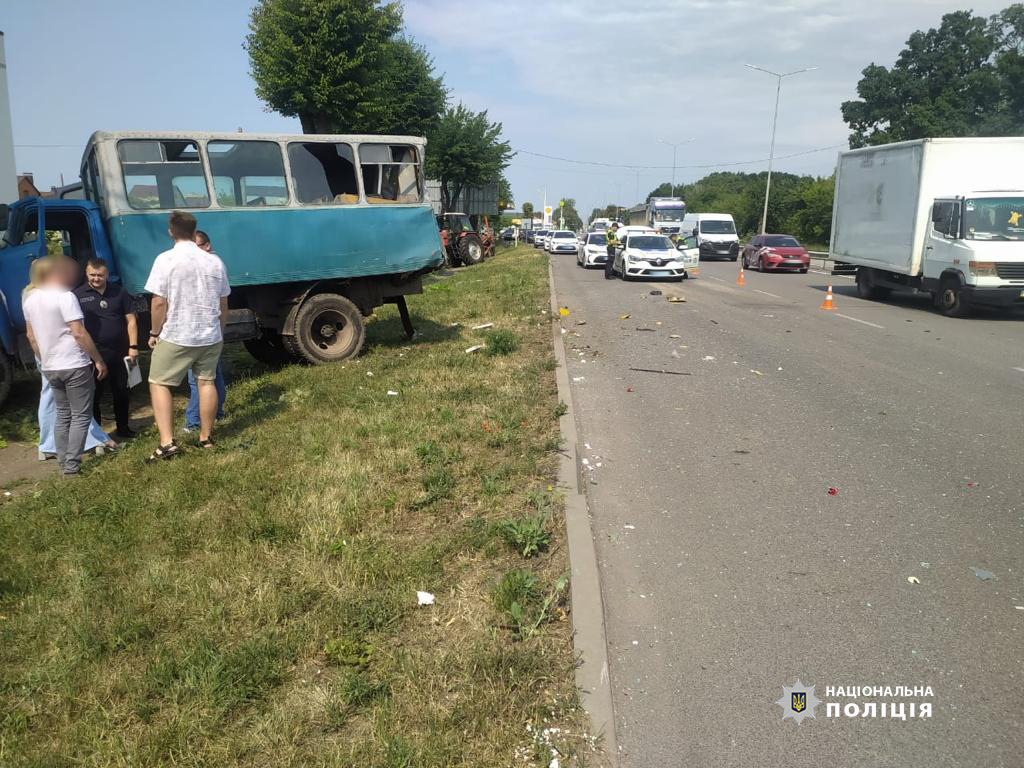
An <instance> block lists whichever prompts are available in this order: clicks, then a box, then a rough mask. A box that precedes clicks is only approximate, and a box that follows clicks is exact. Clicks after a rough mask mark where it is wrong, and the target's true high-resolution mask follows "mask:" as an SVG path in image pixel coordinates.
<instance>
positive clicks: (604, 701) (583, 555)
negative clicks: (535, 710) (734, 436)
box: [548, 260, 619, 768]
mask: <svg viewBox="0 0 1024 768" xmlns="http://www.w3.org/2000/svg"><path fill="white" fill-rule="evenodd" d="M548 287H549V289H550V292H551V314H552V318H553V320H554V321H555V322H552V323H551V333H552V337H553V339H552V341H553V347H554V352H555V362H556V363H557V367H556V368H555V381H556V383H557V385H558V399H559V400H560V401H561V402H563V403H565V405H566V410H565V413H564V414H562V416H561V418H559V420H558V427H559V429H560V430H561V433H562V446H563V450H562V451H561V453H560V454H559V463H558V486H559V488H560V489H561V490H562V491H563V492H564V495H565V529H566V538H567V540H568V546H569V568H570V572H571V577H572V580H571V582H570V583H571V599H572V606H571V616H572V629H573V648H574V649H575V651H576V655H577V656H578V657H579V664H577V666H576V687H577V688H578V689H579V691H580V700H581V702H582V703H583V708H584V709H585V710H586V712H587V714H588V715H589V716H590V722H591V728H592V732H593V733H594V734H595V735H598V736H600V737H602V738H603V743H604V749H605V754H606V755H607V757H608V761H609V764H610V765H611V766H612V768H616V766H618V764H619V751H618V744H617V742H616V739H615V711H614V707H613V705H612V686H611V677H610V675H609V671H608V643H607V640H606V636H605V625H604V600H603V598H602V596H601V577H600V573H599V572H598V568H597V549H596V547H595V545H594V534H593V530H592V529H591V527H590V513H589V511H588V509H587V497H586V496H585V495H584V493H583V489H582V488H581V472H580V452H579V440H578V425H577V423H576V409H575V407H574V405H573V400H572V390H571V388H570V387H569V371H568V367H567V366H566V360H565V341H564V340H563V334H562V323H561V321H560V315H559V312H558V308H559V307H558V299H557V296H556V294H555V274H554V270H553V269H552V267H551V262H550V260H549V262H548Z"/></svg>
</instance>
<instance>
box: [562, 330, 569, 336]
mask: <svg viewBox="0 0 1024 768" xmlns="http://www.w3.org/2000/svg"><path fill="white" fill-rule="evenodd" d="M567 333H568V331H567V330H565V328H562V335H563V336H564V335H565V334H567Z"/></svg>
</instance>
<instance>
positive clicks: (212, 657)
mask: <svg viewBox="0 0 1024 768" xmlns="http://www.w3.org/2000/svg"><path fill="white" fill-rule="evenodd" d="M547 302H548V293H547V267H546V258H545V257H544V256H543V254H538V253H536V252H535V251H534V250H533V249H531V248H521V249H518V250H517V251H511V252H510V251H502V252H501V254H500V255H499V256H497V257H496V258H494V259H492V260H489V261H488V262H486V263H484V264H482V265H479V266H475V267H472V268H468V269H463V270H459V272H458V273H457V274H456V275H455V276H453V277H450V278H448V279H443V280H436V281H431V282H430V284H429V285H428V286H427V289H426V291H425V293H424V295H423V296H419V297H413V298H412V300H411V302H410V303H411V307H412V310H413V314H414V320H415V322H416V324H417V326H418V328H419V330H420V332H421V336H420V337H419V338H417V339H416V340H415V341H414V342H407V341H406V340H405V338H404V336H403V335H402V334H401V330H400V324H399V322H398V319H397V316H396V314H395V313H394V312H393V311H392V309H391V308H388V309H387V310H384V311H382V312H381V313H380V315H379V316H378V318H377V319H376V320H375V321H374V322H373V323H372V324H371V326H370V328H369V330H368V339H369V345H368V351H367V353H366V354H365V355H364V356H363V357H361V358H360V359H358V360H356V361H351V362H349V363H347V364H344V365H338V366H328V367H317V368H310V367H303V366H291V367H288V368H285V369H282V370H280V371H269V370H267V369H265V368H264V367H262V366H261V365H259V364H257V363H254V362H252V361H251V360H246V361H245V362H244V363H242V362H241V357H237V358H234V359H235V360H236V361H238V362H239V364H238V365H235V366H233V368H234V370H235V371H236V373H237V372H239V371H241V376H240V377H239V378H237V379H236V380H235V381H233V382H232V384H231V385H230V391H229V406H230V407H229V419H228V420H227V421H226V423H224V424H223V425H222V427H221V428H220V429H219V431H218V437H219V443H218V449H217V450H216V451H215V452H213V453H204V452H202V451H200V450H198V449H194V450H190V451H188V453H187V454H186V455H185V456H184V457H183V458H181V459H177V460H175V461H173V462H169V463H166V464H161V465H156V466H150V465H146V464H144V462H143V458H144V456H145V455H146V454H147V453H148V451H149V450H150V449H151V448H152V447H153V444H154V442H155V437H154V435H153V434H152V433H150V434H148V435H146V436H144V437H143V438H142V439H140V440H139V441H137V443H136V444H135V445H132V446H129V447H128V448H126V449H125V450H124V451H122V452H119V453H118V454H117V455H116V456H114V457H110V458H105V459H104V460H102V461H96V462H88V467H89V469H88V471H87V473H86V475H85V476H83V477H82V478H80V479H79V480H77V481H75V482H74V483H59V482H56V481H44V482H43V483H41V484H40V485H39V487H38V490H37V492H36V493H34V494H26V495H24V496H22V497H20V498H17V499H16V500H15V501H12V502H10V503H7V504H4V505H3V506H0V765H4V766H64V765H89V766H93V765H95V766H99V765H132V766H149V765H170V764H174V765H186V766H229V765H246V766H266V765H274V766H293V765H295V766H298V765H358V766H366V767H368V768H374V767H377V766H379V767H381V768H384V767H385V766H417V767H419V766H482V765H512V764H524V763H523V760H522V757H521V755H522V754H523V750H524V749H525V750H528V751H529V750H532V749H533V747H532V737H531V736H530V734H529V733H528V732H527V725H531V726H533V727H534V728H535V729H536V728H537V727H550V726H551V725H556V726H558V727H559V728H560V729H561V730H560V733H561V734H562V735H561V737H560V738H561V739H562V741H561V742H560V743H559V744H558V745H557V746H558V749H559V751H560V752H561V753H562V755H563V756H568V757H567V758H563V760H562V765H563V766H565V765H573V764H574V756H576V757H577V758H578V759H580V760H583V759H584V758H585V757H586V756H588V755H590V752H589V747H587V744H586V740H585V739H584V738H583V737H582V736H581V733H582V731H583V729H584V724H583V718H582V715H581V713H580V711H579V708H578V704H577V697H576V692H575V688H574V685H573V669H574V658H573V653H572V648H571V641H570V629H569V624H568V620H567V617H566V615H565V611H564V602H565V598H566V594H567V590H566V586H565V579H564V577H565V574H567V573H568V563H567V562H566V559H565V548H564V544H563V543H562V538H563V527H564V525H563V522H562V517H561V507H560V505H559V503H558V501H557V499H555V498H553V496H552V493H551V491H550V490H549V489H550V487H551V486H552V485H553V482H554V476H555V468H556V456H555V454H554V453H553V451H554V450H555V449H557V446H558V431H557V420H556V419H557V416H556V414H558V413H559V408H558V405H559V404H558V401H557V395H556V390H555V385H554V376H553V370H554V366H555V364H554V359H553V355H552V351H551V336H550V319H549V317H548V314H547V313H546V311H545V310H546V309H547V306H548V304H547ZM485 322H493V323H494V331H493V332H492V333H491V334H488V336H489V338H488V342H487V343H488V344H489V345H492V344H493V345H495V346H497V347H498V348H499V351H498V353H496V354H492V355H479V354H466V353H465V352H464V350H465V348H466V347H468V346H470V345H471V344H473V343H476V339H478V338H479V334H473V333H472V332H471V330H470V329H471V328H472V326H474V325H477V324H482V323H485ZM456 324H457V325H456ZM495 339H503V340H502V341H498V342H495V341H494V340H495ZM236 354H240V353H236ZM369 372H372V373H373V376H369V375H368V373H369ZM32 386H34V385H33V383H32V380H29V379H26V380H25V381H24V382H19V384H18V389H19V391H18V392H16V394H15V398H16V399H15V402H16V403H21V405H20V406H19V408H21V410H25V409H26V408H27V409H28V410H29V414H28V415H25V414H23V413H21V412H20V411H19V410H18V409H17V408H16V409H14V412H13V413H14V415H12V416H9V417H8V420H7V421H5V423H4V425H0V426H3V430H4V432H5V433H6V434H10V435H14V434H20V432H21V431H22V430H23V429H27V428H28V427H25V426H23V425H25V424H31V421H32V418H31V413H30V411H31V408H30V406H29V404H30V403H33V402H34V401H33V397H32V393H31V392H29V391H28V389H31V388H32ZM26 388H28V389H26ZM388 390H394V391H397V392H398V393H399V394H398V396H397V397H393V396H388V395H387V394H386V393H387V391H388ZM8 413H10V411H8ZM23 417H24V418H23ZM509 530H515V531H517V532H516V533H513V534H508V533H503V531H509ZM508 537H510V538H508ZM506 542H511V543H510V544H508V545H507V544H506ZM527 555H528V556H529V557H526V556H527ZM417 590H424V591H429V592H432V593H433V594H434V595H435V596H436V604H435V605H433V606H430V607H418V606H417V600H416V591H417ZM514 605H515V606H518V607H513V606H514ZM525 764H527V765H529V764H531V763H530V762H527V763H525Z"/></svg>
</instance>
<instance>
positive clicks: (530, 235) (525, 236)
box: [523, 229, 537, 245]
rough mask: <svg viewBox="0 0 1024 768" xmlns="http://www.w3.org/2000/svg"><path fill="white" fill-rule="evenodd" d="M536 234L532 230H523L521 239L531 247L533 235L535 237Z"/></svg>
mask: <svg viewBox="0 0 1024 768" xmlns="http://www.w3.org/2000/svg"><path fill="white" fill-rule="evenodd" d="M536 234H537V233H536V231H535V230H532V229H524V230H523V239H524V240H525V241H526V242H528V243H530V245H533V237H534V235H536Z"/></svg>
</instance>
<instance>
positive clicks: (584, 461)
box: [582, 459, 590, 467]
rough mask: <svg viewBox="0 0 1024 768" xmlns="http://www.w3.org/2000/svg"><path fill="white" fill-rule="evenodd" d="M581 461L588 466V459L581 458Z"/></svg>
mask: <svg viewBox="0 0 1024 768" xmlns="http://www.w3.org/2000/svg"><path fill="white" fill-rule="evenodd" d="M582 462H583V463H584V464H586V465H587V466H588V467H589V466H590V459H582Z"/></svg>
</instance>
